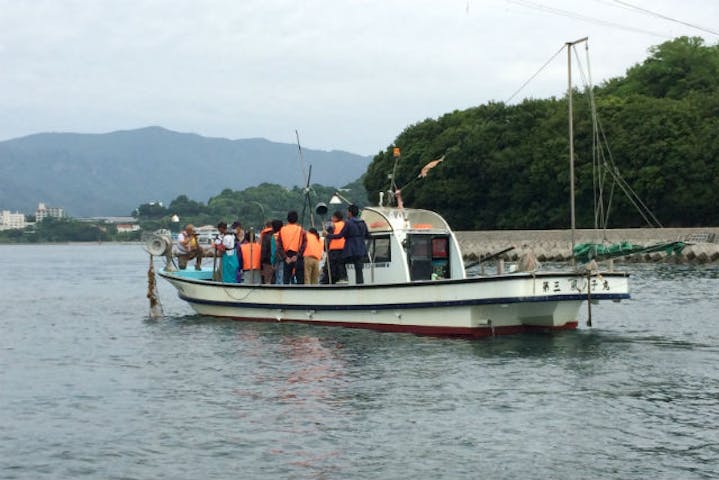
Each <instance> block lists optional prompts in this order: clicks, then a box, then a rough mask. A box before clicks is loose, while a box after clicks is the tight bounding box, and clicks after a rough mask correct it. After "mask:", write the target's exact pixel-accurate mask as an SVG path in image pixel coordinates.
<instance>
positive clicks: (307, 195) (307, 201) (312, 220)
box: [295, 130, 315, 227]
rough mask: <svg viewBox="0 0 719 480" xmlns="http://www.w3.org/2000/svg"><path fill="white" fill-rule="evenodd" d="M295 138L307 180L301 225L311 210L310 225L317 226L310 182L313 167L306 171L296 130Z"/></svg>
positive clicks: (303, 175) (303, 172)
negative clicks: (311, 200)
mask: <svg viewBox="0 0 719 480" xmlns="http://www.w3.org/2000/svg"><path fill="white" fill-rule="evenodd" d="M295 137H296V138H297V151H298V152H299V155H300V165H301V166H302V177H303V178H304V180H305V188H304V189H303V190H302V192H303V193H304V200H303V202H302V216H300V225H304V223H305V212H306V211H307V210H308V209H309V211H310V225H312V226H313V227H314V226H315V217H314V214H313V210H312V207H311V205H310V190H311V189H310V180H311V179H312V165H310V168H309V172H307V171H306V169H305V157H304V155H303V154H302V146H301V145H300V134H299V133H298V132H297V130H295Z"/></svg>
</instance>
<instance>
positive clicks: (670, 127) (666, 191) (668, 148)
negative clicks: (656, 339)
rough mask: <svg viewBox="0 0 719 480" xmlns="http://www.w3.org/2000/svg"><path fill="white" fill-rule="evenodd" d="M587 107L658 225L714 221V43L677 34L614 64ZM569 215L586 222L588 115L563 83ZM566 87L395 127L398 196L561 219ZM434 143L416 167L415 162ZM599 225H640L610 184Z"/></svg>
mask: <svg viewBox="0 0 719 480" xmlns="http://www.w3.org/2000/svg"><path fill="white" fill-rule="evenodd" d="M594 95H595V99H596V105H597V111H598V118H599V121H600V123H601V126H602V128H603V131H604V134H605V136H606V138H607V141H608V145H609V148H610V151H611V156H612V158H613V160H614V163H615V164H616V166H617V168H618V170H619V171H620V172H621V174H622V176H623V177H624V179H625V180H626V181H627V184H628V185H629V186H630V187H631V188H632V189H633V190H634V191H635V192H636V193H637V194H638V196H639V198H640V199H642V200H643V201H644V202H645V203H646V204H647V206H648V207H649V208H650V209H651V211H653V212H654V214H655V215H656V216H657V218H658V219H659V221H660V222H662V224H663V225H664V226H677V227H680V226H684V227H692V226H716V225H719V209H717V205H719V46H718V45H713V46H707V45H704V44H703V41H702V40H701V39H699V38H687V37H682V38H677V39H675V40H672V41H669V42H666V43H663V44H661V45H659V46H656V47H653V48H652V49H651V50H650V55H649V57H648V58H647V59H646V60H645V61H644V62H642V63H641V64H637V65H635V66H633V67H631V68H630V69H629V70H628V71H627V72H626V75H625V76H623V77H620V78H614V79H611V80H609V81H607V82H605V83H603V84H602V85H600V86H598V87H595V89H594ZM574 112H575V113H574V121H575V151H576V189H577V195H576V199H577V200H576V201H577V226H578V227H586V228H591V227H593V226H594V207H593V204H594V200H593V199H594V193H593V191H594V190H593V175H592V170H593V167H592V165H593V162H592V148H591V146H592V128H591V127H592V122H591V115H590V112H589V102H588V99H587V95H586V94H584V93H583V92H579V91H577V92H575V94H574ZM567 115H568V114H567V99H566V98H562V99H556V98H551V99H530V100H525V101H524V102H522V103H521V104H518V105H505V104H503V103H489V104H486V105H481V106H478V107H475V108H470V109H467V110H463V111H455V112H452V113H449V114H446V115H444V116H442V117H440V118H438V119H428V120H425V121H422V122H419V123H417V124H415V125H412V126H410V127H408V128H407V129H405V130H404V131H403V132H402V133H401V134H400V135H399V136H398V137H397V139H396V141H395V143H394V145H396V146H398V147H400V148H401V152H402V156H401V159H400V161H399V164H398V167H397V172H398V174H397V184H398V185H400V186H402V185H406V188H404V189H403V190H402V194H403V198H404V201H405V205H411V206H413V207H418V208H429V209H433V210H437V211H439V212H441V213H442V214H443V215H445V217H446V218H447V219H448V220H449V221H450V223H451V224H452V226H453V227H454V228H457V229H494V228H499V229H535V228H536V229H544V228H568V227H569V223H570V222H569V218H570V216H569V209H570V207H569V172H568V170H569V166H568V165H569V154H568V150H569V147H568V135H567ZM391 147H392V146H390V147H388V148H387V151H386V152H383V153H381V154H379V155H377V156H376V157H375V158H374V160H373V161H372V163H371V164H370V166H369V169H368V171H367V175H366V176H365V186H366V187H367V191H368V195H369V198H370V199H376V198H377V192H378V191H380V190H385V189H386V188H387V186H388V185H387V174H388V173H389V172H391V170H392V165H393V163H394V160H393V158H392V148H391ZM441 155H445V156H446V157H445V160H444V162H443V163H441V164H439V165H438V166H437V167H435V168H434V169H433V170H431V171H430V172H429V174H428V175H427V177H426V178H423V179H417V175H418V173H419V171H420V169H421V167H422V166H423V165H425V164H426V163H427V162H429V161H431V160H433V159H436V158H438V157H440V156H441ZM604 194H605V198H608V197H609V196H610V195H612V198H613V202H612V204H611V207H610V210H609V226H610V227H634V226H642V225H643V220H642V217H641V216H640V214H639V213H637V211H636V210H635V209H634V207H632V206H631V205H630V203H629V202H628V200H627V198H626V196H625V195H623V193H622V192H621V190H620V188H619V187H618V186H616V185H614V186H613V185H612V183H607V184H606V187H605V191H604Z"/></svg>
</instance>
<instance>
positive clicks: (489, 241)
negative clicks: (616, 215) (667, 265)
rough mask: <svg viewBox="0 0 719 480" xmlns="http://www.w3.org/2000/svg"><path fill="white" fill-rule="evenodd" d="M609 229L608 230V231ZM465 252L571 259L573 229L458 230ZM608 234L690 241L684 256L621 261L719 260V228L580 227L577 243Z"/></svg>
mask: <svg viewBox="0 0 719 480" xmlns="http://www.w3.org/2000/svg"><path fill="white" fill-rule="evenodd" d="M605 232H606V233H605ZM456 234H457V240H458V241H459V243H460V246H461V248H462V252H463V253H464V255H465V257H466V258H468V259H472V260H473V259H477V258H481V257H484V256H487V255H491V254H493V253H496V252H499V251H501V250H504V249H505V248H507V247H510V246H514V247H515V248H514V250H512V251H510V252H507V253H506V254H503V255H502V256H500V258H503V259H505V260H510V261H514V260H517V259H519V258H520V257H522V256H523V255H524V254H528V253H531V254H533V255H534V256H535V257H536V259H537V260H539V261H540V262H543V261H560V262H561V261H568V260H570V258H571V255H570V252H571V246H572V236H571V231H570V230H491V231H460V232H456ZM605 236H606V240H607V241H608V242H610V243H614V242H625V241H626V242H631V243H634V244H639V245H643V246H648V245H652V244H655V243H660V242H672V241H676V240H682V241H688V242H689V243H691V245H687V246H686V247H685V248H684V250H683V251H682V253H681V254H680V255H671V256H667V254H666V253H664V252H654V253H646V254H634V255H629V256H626V257H619V258H617V259H616V261H617V262H622V261H624V262H632V263H637V262H672V263H700V264H701V263H711V262H719V243H717V242H719V227H711V228H657V229H652V228H622V229H611V230H606V231H597V230H583V229H580V230H576V231H575V242H576V243H585V242H594V243H601V241H602V239H603V238H604V237H605Z"/></svg>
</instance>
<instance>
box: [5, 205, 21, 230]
mask: <svg viewBox="0 0 719 480" xmlns="http://www.w3.org/2000/svg"><path fill="white" fill-rule="evenodd" d="M27 226H28V223H27V222H26V221H25V214H24V213H20V212H15V213H12V212H10V210H3V211H2V212H0V230H12V229H23V228H25V227H27Z"/></svg>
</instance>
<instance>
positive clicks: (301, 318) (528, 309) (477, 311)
mask: <svg viewBox="0 0 719 480" xmlns="http://www.w3.org/2000/svg"><path fill="white" fill-rule="evenodd" d="M362 219H363V220H364V221H365V223H366V224H367V226H368V230H369V238H368V239H367V244H368V255H367V257H366V258H365V261H364V263H363V273H364V278H365V281H366V283H365V284H361V285H357V284H355V283H354V272H353V271H352V266H351V265H348V270H349V272H348V280H349V282H348V283H347V284H335V285H250V284H235V283H222V282H217V281H213V280H212V273H213V272H212V271H211V270H206V269H205V270H201V271H194V270H180V271H169V270H167V269H166V270H163V271H161V272H160V273H159V274H160V276H162V277H163V278H164V279H166V280H167V281H168V282H170V283H171V284H172V285H173V286H174V287H175V288H176V289H177V292H178V296H179V297H180V298H181V299H182V300H184V301H186V302H188V304H189V305H190V306H191V307H192V308H193V309H194V310H195V311H196V312H198V313H199V314H202V315H210V316H216V317H227V318H233V319H238V320H253V321H277V322H302V323H312V324H320V325H338V326H344V327H357V328H369V329H376V330H382V331H392V332H412V333H417V334H429V335H448V336H467V337H482V336H490V335H499V334H508V333H519V332H524V331H536V330H542V331H543V330H558V329H571V328H575V327H576V326H577V322H578V316H579V310H580V307H581V305H582V303H583V302H585V301H591V302H597V301H601V300H613V301H618V300H622V299H627V298H629V286H628V274H626V273H621V272H601V273H600V272H597V271H587V270H584V271H579V270H574V269H568V270H567V271H564V272H542V271H536V270H533V271H515V272H510V273H498V274H495V275H489V276H468V275H467V271H466V269H465V266H464V263H463V258H462V252H461V251H460V247H459V243H458V242H457V239H456V238H455V235H454V232H453V231H452V230H451V229H450V227H449V225H448V224H447V223H446V222H445V220H444V219H443V218H442V217H441V216H440V215H438V214H437V213H434V212H431V211H427V210H418V209H408V208H407V209H405V208H395V207H367V208H365V209H364V210H363V211H362ZM166 244H167V243H166V242H165V243H163V245H166ZM153 253H155V254H160V253H162V252H159V251H155V252H153Z"/></svg>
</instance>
